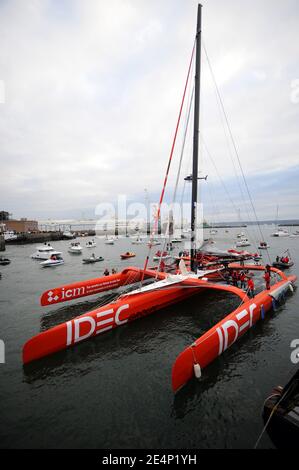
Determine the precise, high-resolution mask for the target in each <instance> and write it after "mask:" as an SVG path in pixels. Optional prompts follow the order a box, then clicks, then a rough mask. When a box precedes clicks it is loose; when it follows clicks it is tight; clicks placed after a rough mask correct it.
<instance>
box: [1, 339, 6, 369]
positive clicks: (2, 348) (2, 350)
mask: <svg viewBox="0 0 299 470" xmlns="http://www.w3.org/2000/svg"><path fill="white" fill-rule="evenodd" d="M0 364H5V344H4V341H3V340H2V339H0Z"/></svg>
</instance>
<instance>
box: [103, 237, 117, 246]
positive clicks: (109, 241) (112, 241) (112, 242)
mask: <svg viewBox="0 0 299 470" xmlns="http://www.w3.org/2000/svg"><path fill="white" fill-rule="evenodd" d="M114 241H115V238H108V237H107V235H106V239H105V245H114Z"/></svg>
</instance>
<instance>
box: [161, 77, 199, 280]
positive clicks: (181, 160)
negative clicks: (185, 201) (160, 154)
mask: <svg viewBox="0 0 299 470" xmlns="http://www.w3.org/2000/svg"><path fill="white" fill-rule="evenodd" d="M193 99H194V86H193V89H192V93H191V98H190V103H189V106H188V108H187V115H186V122H185V130H184V137H183V143H182V148H181V155H180V162H179V168H178V172H177V177H176V182H175V187H174V192H173V197H172V201H171V204H170V212H171V211H172V209H173V205H174V203H175V201H176V196H177V189H178V184H179V179H180V176H181V169H182V162H183V156H184V151H185V144H186V137H187V132H188V128H189V119H190V114H191V109H192V104H193ZM169 228H170V217H168V222H167V227H166V233H165V235H166V237H165V240H164V244H163V248H162V250H161V255H160V258H159V264H158V269H157V274H158V271H160V265H161V261H162V256H163V252H164V251H165V248H166V245H167V240H169V241H170V233H169ZM156 277H157V276H156Z"/></svg>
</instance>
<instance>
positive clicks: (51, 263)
mask: <svg viewBox="0 0 299 470" xmlns="http://www.w3.org/2000/svg"><path fill="white" fill-rule="evenodd" d="M60 264H64V259H63V258H62V256H61V255H60V254H52V256H51V258H50V259H47V260H46V261H42V262H41V263H40V265H41V267H42V268H53V267H55V266H59V265H60Z"/></svg>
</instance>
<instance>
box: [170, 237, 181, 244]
mask: <svg viewBox="0 0 299 470" xmlns="http://www.w3.org/2000/svg"><path fill="white" fill-rule="evenodd" d="M182 241H183V240H182V239H181V238H173V239H172V240H171V243H182Z"/></svg>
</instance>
